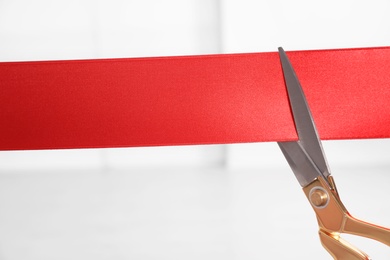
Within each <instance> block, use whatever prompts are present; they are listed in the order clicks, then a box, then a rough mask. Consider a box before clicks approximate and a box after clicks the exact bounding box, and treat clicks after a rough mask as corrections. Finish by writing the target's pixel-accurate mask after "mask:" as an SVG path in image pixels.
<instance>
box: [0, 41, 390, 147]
mask: <svg viewBox="0 0 390 260" xmlns="http://www.w3.org/2000/svg"><path fill="white" fill-rule="evenodd" d="M287 54H288V56H289V58H290V60H291V62H292V64H293V66H294V68H295V70H296V72H297V75H298V77H299V79H300V81H301V84H302V87H303V88H304V91H305V93H306V96H307V99H308V102H309V106H310V108H311V110H312V114H313V117H314V120H315V122H316V125H317V128H318V131H319V134H320V137H321V139H356V138H383V137H390V105H389V101H390V48H365V49H343V50H321V51H296V52H287ZM0 106H1V110H0V122H1V125H0V150H19V149H57V148H98V147H129V146H154V145H183V144H217V143H238V142H263V141H286V140H296V139H297V136H296V132H295V127H294V123H293V119H292V116H291V112H290V108H289V103H288V99H287V95H286V89H285V85H284V80H283V74H282V70H281V65H280V62H279V56H278V53H276V52H273V53H253V54H224V55H206V56H187V57H161V58H132V59H103V60H102V59H100V60H77V61H46V62H4V63H0Z"/></svg>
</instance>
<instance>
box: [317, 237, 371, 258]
mask: <svg viewBox="0 0 390 260" xmlns="http://www.w3.org/2000/svg"><path fill="white" fill-rule="evenodd" d="M319 235H320V240H321V243H322V246H323V247H324V248H325V249H326V251H328V252H329V254H331V255H332V256H333V258H334V259H336V260H369V259H370V257H369V256H368V255H366V254H365V253H364V252H362V251H360V250H359V249H357V248H356V247H354V246H353V245H351V244H349V243H348V242H347V241H345V240H344V239H342V238H341V237H340V236H338V235H334V234H330V233H327V232H326V231H324V230H320V231H319Z"/></svg>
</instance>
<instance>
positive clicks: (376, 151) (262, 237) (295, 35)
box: [0, 0, 390, 260]
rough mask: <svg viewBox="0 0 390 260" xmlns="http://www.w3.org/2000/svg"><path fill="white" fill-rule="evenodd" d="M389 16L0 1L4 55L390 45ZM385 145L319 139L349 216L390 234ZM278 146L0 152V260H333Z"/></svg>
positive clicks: (275, 8) (357, 9)
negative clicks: (389, 228)
mask: <svg viewBox="0 0 390 260" xmlns="http://www.w3.org/2000/svg"><path fill="white" fill-rule="evenodd" d="M389 11H390V2H388V1H385V0H382V1H379V0H373V1H370V2H369V3H368V2H367V1H335V0H331V1H326V2H314V1H308V0H301V1H287V0H285V1H254V0H245V1H232V0H227V1H223V0H220V1H217V0H213V1H212V0H169V1H157V0H154V1H153V0H148V1H119V0H111V1H103V0H100V1H93V0H78V1H76V0H67V1H49V0H37V1H27V0H13V1H11V0H0V60H1V61H17V60H56V59H85V58H106V57H107V58H108V57H109V58H112V57H138V56H165V55H184V54H186V55H187V54H189V55H191V54H206V53H237V52H263V51H276V50H277V47H279V46H283V47H284V48H285V50H299V49H323V48H343V47H348V48H349V47H374V46H388V45H390V44H389V43H390V30H389V29H390V28H389V27H390V17H389V16H388V13H389ZM389 144H390V142H389V140H383V139H382V140H350V141H326V142H324V148H325V151H326V152H327V155H328V160H329V163H330V165H331V168H332V170H333V174H334V176H335V178H336V181H337V183H338V185H339V190H340V192H341V195H342V198H343V199H344V201H345V203H346V205H347V207H348V208H349V209H350V211H351V213H352V214H355V215H357V216H359V217H361V218H364V219H367V220H370V221H373V222H376V223H378V224H383V225H387V226H390V221H389V216H390V205H389V203H388V198H389V197H390V193H389V191H388V190H389V189H388V184H389V183H390V172H389V171H390V170H389V169H390V167H389V166H390V160H389V159H390V153H389V150H390V148H389ZM278 149H279V148H278V147H277V145H276V144H275V143H260V144H235V145H213V146H183V147H158V148H131V149H92V150H61V151H19V152H0V259H7V260H8V259H200V258H202V259H263V258H271V259H330V257H329V255H328V254H327V253H326V252H325V251H324V250H323V249H322V248H321V245H320V243H319V240H318V238H317V226H316V220H315V217H314V214H313V213H312V211H311V209H310V206H309V204H308V203H307V202H306V200H305V198H304V195H303V194H302V192H301V190H300V187H299V185H298V184H297V182H296V180H295V179H294V176H293V174H292V173H291V171H290V169H289V168H288V166H287V164H286V162H285V159H284V158H283V156H282V155H281V153H280V151H279V150H278ZM348 240H350V241H354V243H357V244H359V247H361V248H362V249H364V250H366V251H367V252H368V253H370V255H372V256H373V257H374V258H375V259H388V258H389V256H390V252H389V249H388V248H387V247H386V246H383V245H379V244H377V243H373V242H371V241H367V240H360V239H357V240H356V239H355V240H354V239H353V238H350V237H348Z"/></svg>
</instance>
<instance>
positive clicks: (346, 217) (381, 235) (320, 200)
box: [303, 177, 390, 259]
mask: <svg viewBox="0 0 390 260" xmlns="http://www.w3.org/2000/svg"><path fill="white" fill-rule="evenodd" d="M331 183H332V187H330V186H329V185H328V182H327V181H326V180H325V179H323V178H322V177H319V178H318V179H316V180H315V181H313V182H312V183H310V184H309V185H308V186H306V187H304V188H303V191H304V192H305V194H306V196H307V198H308V199H309V202H310V203H311V205H312V207H313V209H314V211H315V212H316V215H317V220H318V224H319V227H320V232H319V233H320V239H321V243H322V245H323V246H324V247H325V249H326V250H327V251H328V252H329V253H330V254H331V255H332V256H333V257H334V258H335V259H370V258H369V257H368V255H366V254H365V253H363V252H362V251H360V250H359V249H357V248H355V247H354V246H352V245H351V244H349V243H348V242H346V241H345V240H343V239H341V238H340V236H339V234H340V233H348V234H352V235H358V236H363V237H367V238H371V239H374V240H377V241H379V242H382V243H384V244H385V245H387V246H390V229H389V228H385V227H381V226H377V225H374V224H371V223H367V222H364V221H361V220H359V219H356V218H354V217H352V216H351V215H350V214H349V213H348V211H347V209H346V208H345V207H344V205H343V203H342V202H341V200H340V197H339V195H338V193H337V190H336V189H335V185H334V182H333V180H332V182H331Z"/></svg>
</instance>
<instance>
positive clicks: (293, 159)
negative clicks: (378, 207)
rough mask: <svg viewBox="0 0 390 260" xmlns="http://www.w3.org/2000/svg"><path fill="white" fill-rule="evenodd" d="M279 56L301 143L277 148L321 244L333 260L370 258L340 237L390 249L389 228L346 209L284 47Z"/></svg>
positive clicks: (282, 143) (281, 145)
mask: <svg viewBox="0 0 390 260" xmlns="http://www.w3.org/2000/svg"><path fill="white" fill-rule="evenodd" d="M279 57H280V61H281V64H282V70H283V75H284V80H285V83H286V87H287V92H288V97H289V101H290V106H291V110H292V114H293V118H294V122H295V127H296V130H297V134H298V141H296V142H278V145H279V147H280V149H281V150H282V152H283V154H284V156H285V157H286V160H287V162H288V164H289V165H290V167H291V169H292V171H293V172H294V174H295V176H296V178H297V179H298V182H299V183H300V185H301V186H302V189H303V191H304V193H305V194H306V197H307V198H308V200H309V202H310V205H311V206H312V207H313V210H314V212H315V213H316V216H317V220H318V226H319V236H320V240H321V243H322V245H323V247H324V248H325V249H326V250H327V251H328V252H329V253H330V254H331V255H332V256H333V258H334V259H370V257H369V256H368V255H367V254H366V253H364V252H363V251H361V250H360V249H358V248H356V247H354V246H353V245H351V244H349V243H348V242H347V241H345V240H343V239H342V238H341V237H340V234H341V233H347V234H352V235H357V236H362V237H366V238H371V239H374V240H377V241H379V242H382V243H384V244H385V245H387V246H390V229H389V228H385V227H381V226H378V225H374V224H371V223H367V222H364V221H361V220H359V219H356V218H354V217H353V216H351V215H350V214H349V212H348V211H347V209H346V208H345V207H344V205H343V203H342V202H341V199H340V196H339V194H338V192H337V188H336V184H335V181H334V179H333V177H332V175H331V174H330V170H329V167H328V163H327V161H326V158H325V153H324V151H323V149H322V145H321V141H320V139H319V137H318V133H317V129H316V126H315V124H314V119H313V117H312V115H311V112H310V109H309V106H308V103H307V101H306V98H305V95H304V93H303V90H302V87H301V84H300V83H299V80H298V78H297V76H296V74H295V71H294V69H293V67H292V65H291V63H290V61H289V59H288V57H287V55H286V53H285V52H284V50H283V48H279Z"/></svg>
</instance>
